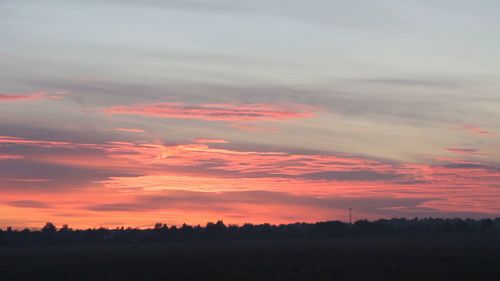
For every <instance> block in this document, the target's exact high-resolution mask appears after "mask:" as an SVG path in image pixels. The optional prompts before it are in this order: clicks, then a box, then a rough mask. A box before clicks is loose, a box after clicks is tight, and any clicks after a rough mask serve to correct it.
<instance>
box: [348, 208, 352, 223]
mask: <svg viewBox="0 0 500 281" xmlns="http://www.w3.org/2000/svg"><path fill="white" fill-rule="evenodd" d="M349 224H350V225H352V208H349Z"/></svg>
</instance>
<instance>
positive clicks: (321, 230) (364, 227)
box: [0, 217, 500, 246]
mask: <svg viewBox="0 0 500 281" xmlns="http://www.w3.org/2000/svg"><path fill="white" fill-rule="evenodd" d="M488 233H489V234H494V235H497V234H500V217H499V218H495V219H481V220H474V219H439V218H421V219H420V218H414V219H405V218H393V219H380V220H376V221H368V220H358V221H356V222H355V223H353V224H349V223H344V222H341V221H328V222H318V223H293V224H281V225H271V224H257V225H254V224H244V225H242V226H238V225H225V224H224V223H223V222H222V221H218V222H216V223H212V222H209V223H207V224H206V225H205V226H200V225H197V226H191V225H187V224H184V225H182V226H181V227H176V226H168V225H166V224H163V223H157V224H155V226H154V227H153V228H149V229H138V228H124V227H120V228H115V229H108V228H92V229H72V228H70V227H69V226H67V225H63V226H62V227H60V228H57V227H56V226H55V225H54V224H52V223H50V222H48V223H46V224H45V226H43V228H41V229H40V230H30V229H24V230H13V229H12V228H10V227H9V228H7V229H5V230H3V229H0V246H29V245H54V244H102V243H142V242H167V241H210V240H262V239H268V240H269V239H316V238H362V237H364V238H366V237H374V238H375V237H421V236H424V237H425V236H443V235H465V236H469V235H473V236H474V235H479V234H481V235H482V234H488Z"/></svg>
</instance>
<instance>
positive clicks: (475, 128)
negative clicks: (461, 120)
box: [456, 124, 493, 135]
mask: <svg viewBox="0 0 500 281" xmlns="http://www.w3.org/2000/svg"><path fill="white" fill-rule="evenodd" d="M456 129H459V130H464V131H466V132H469V133H471V134H476V135H490V134H493V132H491V131H489V130H486V129H483V128H481V127H478V126H475V125H471V124H465V125H462V126H459V127H457V128H456Z"/></svg>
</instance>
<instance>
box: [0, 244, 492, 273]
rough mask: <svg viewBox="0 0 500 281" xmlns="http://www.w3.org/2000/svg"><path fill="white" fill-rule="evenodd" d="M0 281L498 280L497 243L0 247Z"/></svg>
mask: <svg viewBox="0 0 500 281" xmlns="http://www.w3.org/2000/svg"><path fill="white" fill-rule="evenodd" d="M0 280H3V281H15V280H29V281H37V280H50V281H57V280H107V281H113V280H120V281H126V280H218V281H224V280H242V281H243V280H257V281H263V280H287V281H289V280H304V281H309V280H385V281H387V280H454V281H455V280H500V238H498V237H492V236H488V237H484V236H483V237H473V238H470V237H469V238H456V237H455V238H450V237H447V238H441V239H439V238H433V239H429V238H425V239H423V238H422V239H420V238H383V239H330V240H284V241H220V242H183V243H162V244H153V243H152V244H121V245H82V246H45V247H25V248H23V247H18V248H11V247H5V248H0Z"/></svg>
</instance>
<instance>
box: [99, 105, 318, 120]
mask: <svg viewBox="0 0 500 281" xmlns="http://www.w3.org/2000/svg"><path fill="white" fill-rule="evenodd" d="M313 111H314V109H313V108H312V107H309V106H304V105H287V106H280V105H273V104H200V105H187V104H182V103H156V104H145V105H131V106H116V107H111V108H108V109H106V112H107V113H110V114H126V115H141V116H151V117H160V118H173V119H197V120H206V121H224V122H253V121H276V120H286V119H295V118H308V117H312V116H313Z"/></svg>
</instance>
